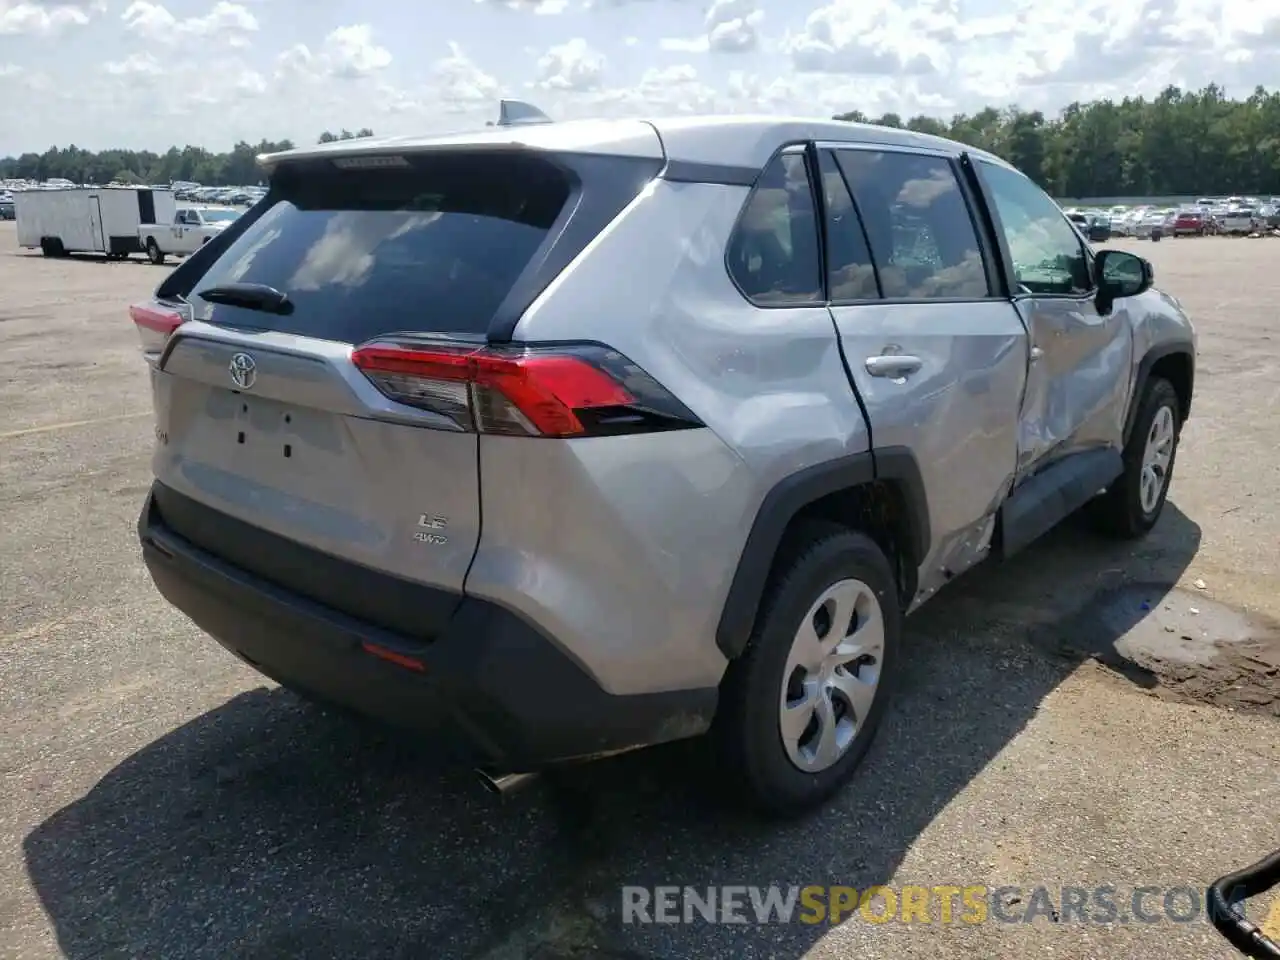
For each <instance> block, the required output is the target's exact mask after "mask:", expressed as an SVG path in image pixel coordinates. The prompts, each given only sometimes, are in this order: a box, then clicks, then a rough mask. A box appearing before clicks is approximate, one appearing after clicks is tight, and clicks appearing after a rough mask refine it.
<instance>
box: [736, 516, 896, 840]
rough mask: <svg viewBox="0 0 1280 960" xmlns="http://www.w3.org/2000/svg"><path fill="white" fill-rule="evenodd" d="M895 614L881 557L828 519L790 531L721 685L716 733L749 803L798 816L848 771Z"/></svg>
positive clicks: (874, 722)
mask: <svg viewBox="0 0 1280 960" xmlns="http://www.w3.org/2000/svg"><path fill="white" fill-rule="evenodd" d="M900 631H901V611H900V608H899V604H898V600H897V589H896V584H895V581H894V578H893V573H892V570H891V568H890V565H889V561H888V560H887V559H886V557H885V555H884V553H883V552H882V551H881V550H880V548H879V547H878V546H877V545H876V543H875V542H874V541H873V540H872V539H871V538H870V537H867V536H866V535H864V534H861V533H857V532H854V531H851V530H848V529H846V528H844V527H841V526H838V525H835V524H829V523H813V524H810V525H807V526H806V527H805V528H803V529H802V530H801V531H799V532H798V535H797V536H795V537H794V538H793V539H792V540H791V542H790V544H789V547H788V549H787V554H786V555H785V559H784V560H783V562H782V564H781V565H780V568H779V569H778V570H776V571H775V574H774V576H773V579H772V581H771V584H770V587H769V589H768V590H767V592H766V594H765V597H764V600H763V602H762V603H761V607H760V613H759V616H758V619H757V622H756V627H755V630H754V632H753V633H752V636H751V639H750V641H749V642H748V644H747V648H746V650H745V651H744V652H743V654H742V655H741V656H740V657H739V658H738V659H736V660H735V661H733V663H731V664H730V666H729V671H728V673H727V674H726V677H725V681H724V685H723V688H722V690H721V700H720V707H719V710H718V712H717V716H716V730H715V735H716V739H717V746H718V747H719V749H720V751H721V754H722V758H723V760H724V762H725V766H726V768H727V770H728V771H729V773H730V776H732V777H734V778H735V779H736V780H737V781H738V785H739V786H740V787H741V788H743V790H742V793H743V794H745V799H747V800H748V801H749V802H750V804H751V805H753V806H755V807H756V808H757V809H759V810H761V811H762V812H765V813H768V814H771V815H775V816H793V815H797V814H800V813H803V812H805V811H807V810H809V809H811V808H813V807H815V806H817V805H818V804H820V803H821V802H822V801H824V800H826V799H827V798H828V797H830V796H831V795H832V794H833V793H835V792H836V791H837V790H838V789H839V788H840V787H841V786H843V785H844V784H845V783H846V782H847V781H848V780H849V779H850V778H851V777H852V776H853V774H854V771H855V770H856V768H857V766H858V764H859V763H860V762H861V760H862V758H863V756H864V755H865V754H866V752H867V748H868V747H870V745H871V741H872V739H873V737H874V736H875V731H876V728H877V727H878V725H879V722H880V718H881V716H882V714H883V712H884V708H885V703H886V701H887V699H888V695H889V691H890V681H891V680H892V678H893V674H894V670H895V668H896V662H897V660H896V657H897V646H898V640H899V636H900Z"/></svg>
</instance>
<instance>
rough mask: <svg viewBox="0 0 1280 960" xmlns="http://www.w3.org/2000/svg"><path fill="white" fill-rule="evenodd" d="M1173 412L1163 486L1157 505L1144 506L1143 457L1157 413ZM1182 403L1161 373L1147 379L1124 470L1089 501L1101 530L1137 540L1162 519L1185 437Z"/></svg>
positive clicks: (1091, 513) (1110, 535) (1124, 538)
mask: <svg viewBox="0 0 1280 960" xmlns="http://www.w3.org/2000/svg"><path fill="white" fill-rule="evenodd" d="M1166 407H1167V408H1168V409H1169V410H1170V412H1171V413H1172V414H1173V449H1172V450H1171V452H1170V455H1169V466H1168V469H1167V471H1166V472H1165V477H1164V483H1163V488H1162V489H1161V491H1160V496H1159V497H1158V498H1157V499H1156V502H1155V506H1154V507H1152V509H1150V510H1145V509H1144V508H1143V506H1142V492H1141V490H1142V460H1143V454H1144V453H1145V452H1146V446H1147V438H1148V436H1149V435H1150V433H1151V428H1152V425H1153V424H1154V423H1155V419H1156V416H1157V414H1158V413H1159V412H1160V410H1161V409H1163V408H1166ZM1180 410H1181V404H1180V403H1179V402H1178V394H1177V391H1175V390H1174V389H1173V384H1171V383H1170V382H1169V381H1168V380H1165V379H1163V378H1161V377H1152V378H1151V379H1150V380H1148V381H1147V386H1146V388H1145V390H1144V391H1143V394H1142V398H1141V400H1140V401H1139V406H1138V413H1137V416H1136V417H1135V418H1134V421H1133V432H1132V433H1131V434H1130V435H1129V442H1128V443H1127V444H1126V445H1125V448H1124V473H1122V474H1121V475H1120V476H1119V477H1118V478H1117V479H1116V481H1115V482H1114V483H1112V484H1111V486H1110V487H1108V488H1107V491H1106V493H1104V494H1102V495H1101V496H1100V497H1097V498H1096V499H1094V500H1093V501H1092V502H1091V503H1090V504H1089V512H1090V519H1091V520H1092V521H1093V524H1094V526H1095V527H1096V528H1097V530H1098V532H1099V533H1102V534H1103V535H1105V536H1109V537H1114V538H1116V539H1119V540H1136V539H1138V538H1140V537H1143V536H1146V534H1147V533H1148V532H1150V530H1151V528H1152V527H1154V526H1155V525H1156V521H1157V520H1159V519H1160V513H1161V511H1163V510H1164V504H1165V500H1166V499H1168V496H1169V484H1170V483H1172V482H1173V469H1174V464H1175V463H1176V462H1177V459H1178V442H1179V441H1180V440H1181V439H1182V415H1181V413H1180Z"/></svg>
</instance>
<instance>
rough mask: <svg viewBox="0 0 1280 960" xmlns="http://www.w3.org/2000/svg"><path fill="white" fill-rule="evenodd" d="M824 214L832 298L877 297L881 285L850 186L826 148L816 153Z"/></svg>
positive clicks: (860, 298)
mask: <svg viewBox="0 0 1280 960" xmlns="http://www.w3.org/2000/svg"><path fill="white" fill-rule="evenodd" d="M818 169H819V172H820V173H821V174H822V195H823V203H824V205H825V207H826V216H827V277H828V283H829V284H830V287H831V299H832V300H837V301H839V300H876V299H878V298H879V297H880V285H879V283H878V282H877V281H876V268H875V266H874V264H873V263H872V261H871V251H870V250H869V249H868V248H867V235H866V232H865V231H864V230H863V229H862V223H861V221H859V219H858V212H857V211H856V210H855V209H854V206H853V199H852V198H851V197H850V196H849V188H848V187H847V186H846V185H845V182H844V176H843V175H842V174H841V173H840V168H839V166H837V164H836V160H835V157H833V156H832V155H831V154H830V153H828V152H826V151H825V150H824V151H823V152H822V153H821V154H820V155H819V157H818Z"/></svg>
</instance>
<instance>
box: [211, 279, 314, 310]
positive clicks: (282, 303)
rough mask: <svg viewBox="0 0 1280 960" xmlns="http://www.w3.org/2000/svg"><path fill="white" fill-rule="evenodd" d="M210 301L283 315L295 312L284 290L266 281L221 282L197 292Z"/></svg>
mask: <svg viewBox="0 0 1280 960" xmlns="http://www.w3.org/2000/svg"><path fill="white" fill-rule="evenodd" d="M196 296H197V297H199V298H200V299H201V300H204V301H206V302H208V303H221V304H224V305H226V306H228V307H244V308H245V309H246V310H261V311H262V312H264V313H276V314H280V315H281V316H283V315H285V314H289V313H293V301H292V300H290V299H289V295H288V294H287V293H285V292H284V291H283V290H277V289H276V288H275V287H269V286H267V285H266V284H265V283H220V284H217V285H216V286H212V287H209V288H208V289H206V290H201V291H199V292H198V293H197V294H196Z"/></svg>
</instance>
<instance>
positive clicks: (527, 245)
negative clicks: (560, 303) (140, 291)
mask: <svg viewBox="0 0 1280 960" xmlns="http://www.w3.org/2000/svg"><path fill="white" fill-rule="evenodd" d="M273 193H274V196H275V197H276V198H277V199H276V200H275V202H274V203H273V204H272V205H271V207H270V208H269V209H267V210H266V211H265V212H264V213H263V214H262V216H261V217H260V218H259V219H258V220H257V221H255V222H254V223H252V224H251V225H250V226H249V228H248V229H247V230H245V232H244V233H243V235H241V236H240V237H237V238H236V240H235V242H234V243H233V244H232V245H231V246H230V247H228V248H227V250H226V251H225V252H224V253H223V254H222V256H221V257H219V258H218V260H217V261H216V262H215V263H214V264H213V266H212V267H211V268H210V269H209V272H208V273H207V274H206V275H205V276H204V277H203V278H201V279H200V280H199V281H198V282H197V283H196V285H195V289H196V290H197V291H198V290H202V289H208V288H209V287H213V286H218V285H222V284H228V283H255V284H265V285H266V286H269V287H274V288H275V289H277V290H280V291H282V292H283V293H285V294H286V295H287V296H288V297H289V300H290V301H291V302H292V303H293V304H294V305H295V309H294V310H293V311H292V312H291V313H289V314H288V315H285V316H282V315H278V314H272V313H265V312H262V311H255V310H251V309H247V308H245V307H241V306H233V305H229V304H216V305H215V304H210V303H207V302H206V303H202V304H201V303H200V301H198V300H197V301H196V302H197V304H199V306H198V307H197V317H198V318H199V319H201V320H206V321H208V322H212V323H216V324H226V325H228V326H234V327H240V328H251V329H267V330H278V331H282V332H286V333H295V334H301V335H303V336H310V337H317V338H319V339H323V340H336V341H339V342H344V343H360V342H362V341H365V340H369V339H372V338H373V337H377V336H381V335H384V334H387V333H391V332H396V331H415V332H423V333H428V332H430V333H451V334H471V335H474V334H483V333H485V332H487V331H488V328H489V324H490V322H491V321H492V319H493V316H494V314H495V313H496V312H497V309H498V307H499V305H500V304H501V303H502V301H503V300H504V299H505V298H506V296H507V294H508V293H509V292H510V291H511V289H512V287H513V286H514V284H515V282H516V280H517V278H518V277H519V276H520V274H521V273H522V272H523V271H524V269H525V267H527V266H528V264H529V262H530V260H531V259H532V258H533V256H534V254H535V253H536V252H537V250H538V248H539V247H540V246H541V245H542V243H543V241H544V240H545V239H546V238H547V234H548V232H549V231H550V229H551V227H552V225H553V224H554V223H555V221H556V218H557V217H558V216H559V215H560V211H561V209H562V208H563V207H564V205H565V202H566V200H567V199H568V196H569V182H568V180H567V179H566V178H565V176H564V174H563V173H561V172H560V170H558V169H557V168H555V167H554V166H552V165H551V164H549V163H547V162H546V161H543V160H540V159H536V158H532V157H528V156H514V157H513V156H501V155H493V154H490V155H483V154H481V155H461V154H450V155H446V156H436V157H434V158H426V157H421V158H415V159H414V161H413V163H412V166H409V167H407V168H405V169H394V168H393V169H375V170H351V171H342V170H336V169H334V168H333V167H322V168H319V169H311V170H307V171H306V172H299V171H290V170H285V171H282V175H281V176H280V177H279V179H278V182H277V183H276V185H275V188H274V192H273Z"/></svg>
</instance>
